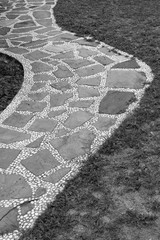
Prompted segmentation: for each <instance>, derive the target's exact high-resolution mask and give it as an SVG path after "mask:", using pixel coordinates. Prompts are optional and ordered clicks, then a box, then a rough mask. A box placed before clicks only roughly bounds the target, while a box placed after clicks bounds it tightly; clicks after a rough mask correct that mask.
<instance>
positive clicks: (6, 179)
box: [0, 174, 32, 200]
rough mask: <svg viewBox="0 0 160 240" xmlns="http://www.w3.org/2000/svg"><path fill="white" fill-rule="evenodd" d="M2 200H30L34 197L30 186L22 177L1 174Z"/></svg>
mask: <svg viewBox="0 0 160 240" xmlns="http://www.w3.org/2000/svg"><path fill="white" fill-rule="evenodd" d="M0 189H1V191H0V200H7V199H19V198H28V197H31V196H32V190H31V188H30V186H29V184H28V183H27V182H26V181H25V179H24V178H23V177H22V176H21V175H17V174H8V175H6V174H0Z"/></svg>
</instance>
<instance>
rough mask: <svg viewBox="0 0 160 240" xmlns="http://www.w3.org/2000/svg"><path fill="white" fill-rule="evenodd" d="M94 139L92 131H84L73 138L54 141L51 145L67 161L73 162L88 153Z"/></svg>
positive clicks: (67, 137)
mask: <svg viewBox="0 0 160 240" xmlns="http://www.w3.org/2000/svg"><path fill="white" fill-rule="evenodd" d="M94 137H95V135H94V134H93V133H92V132H91V131H89V130H88V129H82V130H80V131H79V132H77V133H74V134H72V135H71V136H65V137H61V138H56V139H53V140H51V144H52V146H53V147H54V148H56V149H57V150H58V151H59V153H60V155H61V156H62V157H63V158H64V159H65V160H71V159H73V158H75V157H78V156H79V155H84V154H86V153H88V152H89V151H90V146H91V144H92V141H93V139H94Z"/></svg>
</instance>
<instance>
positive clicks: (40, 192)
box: [34, 187, 47, 198]
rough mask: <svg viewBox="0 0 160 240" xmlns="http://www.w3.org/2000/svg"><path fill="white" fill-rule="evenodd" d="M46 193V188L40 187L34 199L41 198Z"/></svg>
mask: <svg viewBox="0 0 160 240" xmlns="http://www.w3.org/2000/svg"><path fill="white" fill-rule="evenodd" d="M46 192H47V190H46V188H44V187H39V188H38V189H37V190H36V192H35V194H34V197H35V198H39V197H40V196H42V195H44V194H45V193H46Z"/></svg>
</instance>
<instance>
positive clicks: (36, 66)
mask: <svg viewBox="0 0 160 240" xmlns="http://www.w3.org/2000/svg"><path fill="white" fill-rule="evenodd" d="M31 66H32V71H33V72H34V73H40V72H49V71H51V70H53V68H52V67H51V66H49V65H48V64H46V63H42V62H36V61H35V62H33V63H31Z"/></svg>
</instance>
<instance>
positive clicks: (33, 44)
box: [21, 39, 47, 48]
mask: <svg viewBox="0 0 160 240" xmlns="http://www.w3.org/2000/svg"><path fill="white" fill-rule="evenodd" d="M46 43H47V39H42V40H41V39H39V40H35V41H31V42H27V43H22V44H21V46H22V47H29V48H34V47H39V46H41V45H42V44H46Z"/></svg>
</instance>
